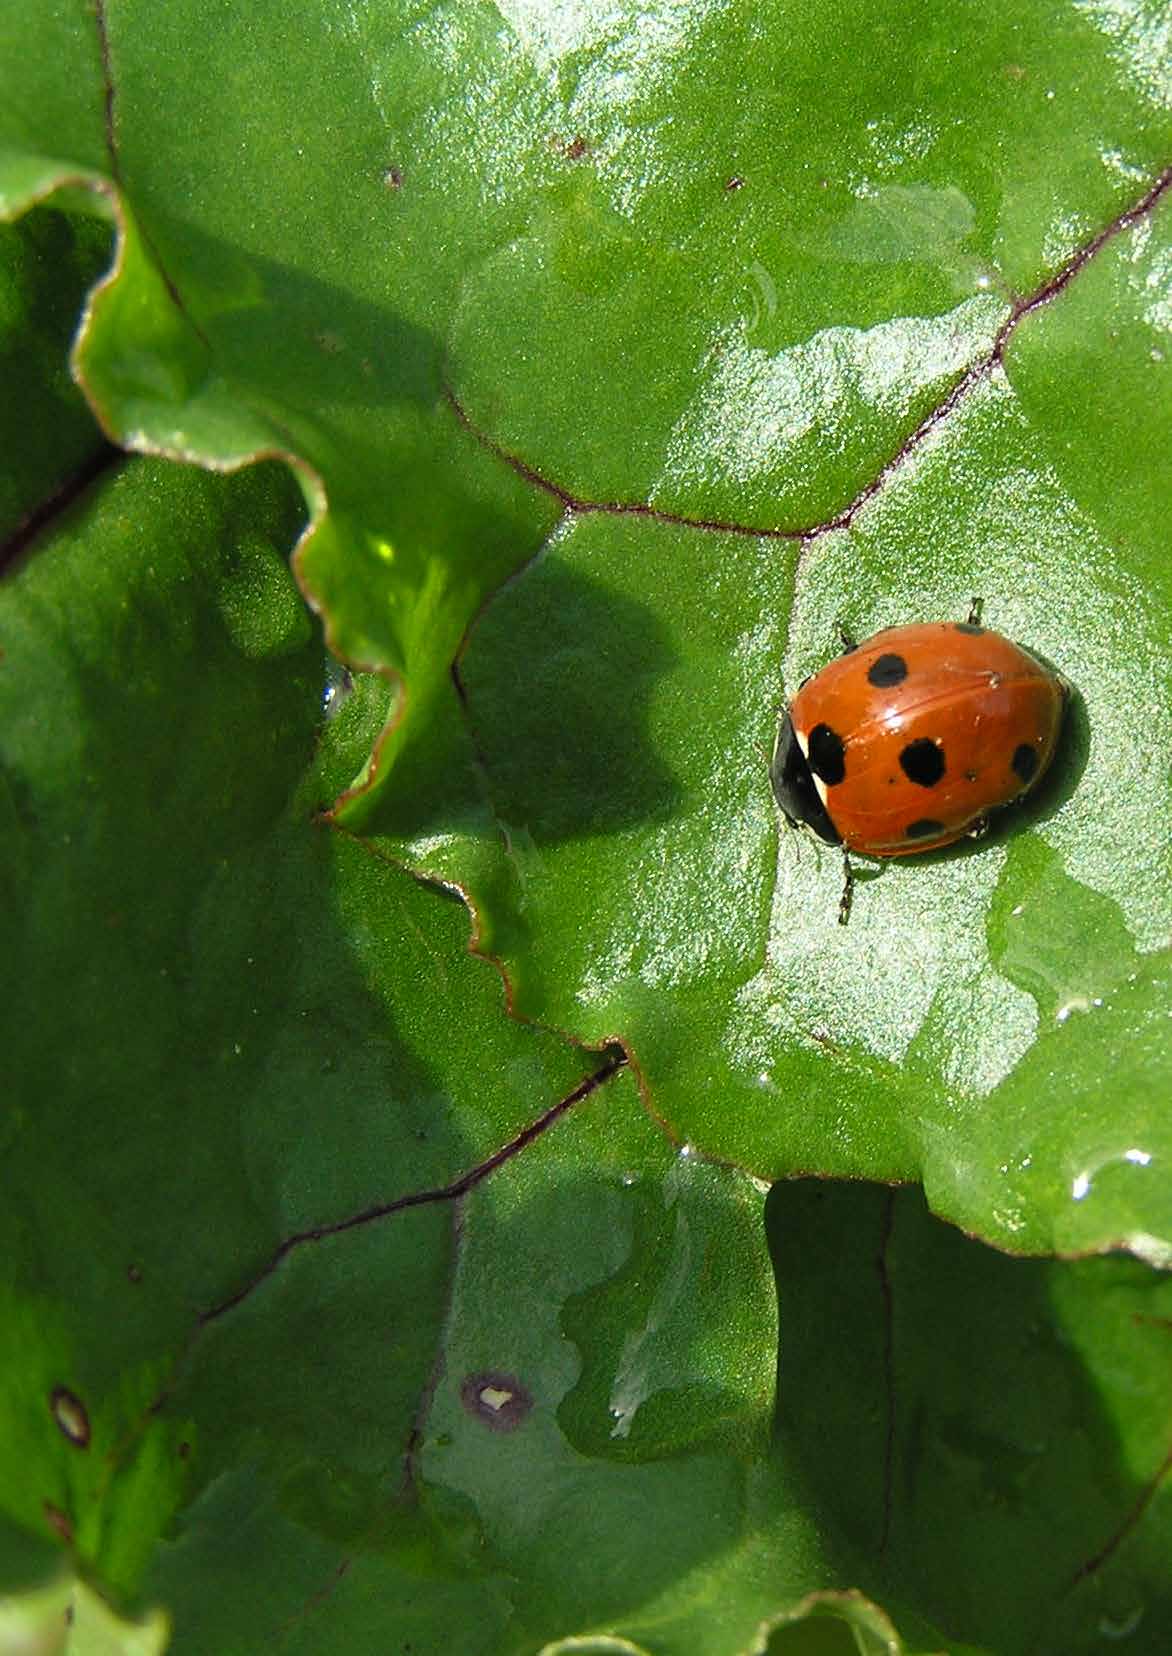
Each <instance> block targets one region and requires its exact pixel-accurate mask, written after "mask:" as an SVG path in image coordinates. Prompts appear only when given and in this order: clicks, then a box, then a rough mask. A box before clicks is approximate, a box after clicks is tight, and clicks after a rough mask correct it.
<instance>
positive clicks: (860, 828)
mask: <svg viewBox="0 0 1172 1656" xmlns="http://www.w3.org/2000/svg"><path fill="white" fill-rule="evenodd" d="M1068 693H1069V692H1068V687H1067V685H1066V682H1065V680H1064V679H1062V678H1061V676H1060V675H1059V674H1057V673H1056V672H1054V671H1053V669H1052V668H1050V667H1048V666H1046V665H1045V664H1044V663H1043V662H1041V661H1039V660H1038V659H1037V658H1036V657H1035V656H1033V655H1031V654H1030V653H1029V651H1028V650H1024V649H1022V647H1021V646H1020V645H1018V644H1013V643H1011V642H1010V640H1009V639H1008V638H1003V637H1002V636H1001V634H1000V633H996V632H991V631H989V630H988V629H987V628H985V627H981V626H979V625H977V623H976V621H975V619H974V618H970V620H969V621H967V622H947V621H941V622H921V623H919V624H916V625H914V626H905V627H889V628H887V629H886V630H885V631H884V632H879V633H876V634H875V635H874V636H873V637H871V638H868V639H867V640H866V641H865V642H864V643H862V644H858V645H848V647H847V650H846V652H845V653H844V654H843V655H841V656H839V657H838V659H837V660H835V661H832V662H830V664H829V665H828V666H826V667H824V668H823V669H822V670H821V672H819V673H816V674H815V675H814V677H813V678H811V679H808V680H807V681H806V683H805V684H803V685H802V687H801V689H800V690H799V691H798V693H797V695H796V696H795V697H794V699H793V701H792V702H791V703H790V706H789V708H788V710H787V711H786V714H785V715H784V717H783V719H782V721H781V724H780V727H779V729H778V733H777V742H776V745H775V747H774V752H773V760H772V762H771V764H770V777H771V780H772V782H773V791H774V794H775V796H776V798H777V803H778V805H779V806H780V807H781V809H782V811H783V812H784V813H785V815H786V816H787V817H788V818H789V820H790V821H791V822H794V823H798V824H801V825H804V826H805V827H807V828H810V829H812V830H813V832H814V833H815V834H817V835H818V836H819V837H820V838H821V839H823V840H826V841H828V842H829V843H831V844H834V845H841V846H842V847H843V849H844V850H845V851H847V852H850V851H857V852H859V853H861V854H863V855H865V856H869V857H905V856H909V855H911V854H913V853H915V852H918V851H932V850H935V849H937V848H938V847H939V846H942V845H950V844H952V842H953V841H954V840H959V839H962V838H963V837H964V836H965V835H966V834H977V833H980V832H981V831H982V830H983V828H984V826H985V823H986V821H987V818H988V816H989V813H990V812H991V811H996V810H1000V809H1001V808H1002V807H1003V806H1005V805H1010V804H1012V803H1013V802H1014V801H1015V800H1018V799H1021V798H1022V797H1023V795H1025V794H1027V793H1029V792H1030V790H1031V789H1032V788H1034V787H1036V786H1037V784H1038V783H1039V782H1040V781H1041V779H1042V777H1043V776H1044V775H1045V773H1046V769H1047V767H1048V766H1049V764H1050V761H1051V759H1052V758H1053V756H1054V750H1055V747H1056V745H1057V740H1058V732H1059V729H1060V727H1061V724H1062V717H1063V712H1064V709H1065V705H1066V700H1067V696H1068ZM848 902H849V888H848V892H847V893H844V904H843V911H842V913H841V915H840V918H843V919H845V917H846V908H847V906H848Z"/></svg>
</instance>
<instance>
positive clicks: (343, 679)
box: [321, 656, 354, 719]
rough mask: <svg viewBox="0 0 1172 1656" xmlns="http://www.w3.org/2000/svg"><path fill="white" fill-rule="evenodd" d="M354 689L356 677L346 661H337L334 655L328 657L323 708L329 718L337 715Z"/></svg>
mask: <svg viewBox="0 0 1172 1656" xmlns="http://www.w3.org/2000/svg"><path fill="white" fill-rule="evenodd" d="M353 689H354V679H353V676H352V674H351V672H350V669H349V667H347V666H346V665H345V663H344V662H341V661H335V660H334V658H333V656H330V657H328V659H327V661H326V682H325V688H324V690H323V691H322V695H321V710H322V713H323V714H324V715H325V717H326V718H327V719H332V718H334V717H335V716H336V715H337V713H338V712H339V710H340V709H341V707H342V706H343V704H344V703H345V701H346V699H347V698H348V696H349V695H350V692H351V691H352V690H353Z"/></svg>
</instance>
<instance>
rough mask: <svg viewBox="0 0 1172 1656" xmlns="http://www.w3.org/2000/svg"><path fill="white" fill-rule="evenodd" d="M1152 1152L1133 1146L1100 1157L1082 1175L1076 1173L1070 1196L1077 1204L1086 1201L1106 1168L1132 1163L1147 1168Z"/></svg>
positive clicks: (1085, 1168)
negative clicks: (1096, 1180)
mask: <svg viewBox="0 0 1172 1656" xmlns="http://www.w3.org/2000/svg"><path fill="white" fill-rule="evenodd" d="M1151 1159H1152V1153H1151V1151H1150V1150H1141V1149H1139V1148H1138V1146H1135V1145H1133V1146H1132V1147H1131V1148H1130V1149H1127V1150H1120V1151H1112V1152H1111V1153H1110V1154H1109V1155H1106V1156H1100V1157H1099V1158H1098V1160H1097V1161H1094V1162H1091V1163H1090V1164H1089V1165H1088V1166H1087V1167H1084V1168H1083V1170H1082V1172H1081V1173H1076V1174H1075V1176H1074V1178H1073V1179H1072V1180H1071V1184H1070V1194H1071V1195H1072V1196H1073V1197H1074V1199H1075V1201H1076V1202H1082V1201H1085V1199H1086V1198H1087V1196H1089V1195H1090V1192H1091V1186H1092V1185H1093V1184H1094V1181H1095V1179H1096V1178H1098V1176H1099V1174H1101V1173H1102V1172H1103V1171H1104V1169H1105V1168H1108V1167H1112V1166H1118V1165H1119V1164H1120V1163H1123V1162H1130V1164H1131V1165H1132V1166H1133V1167H1147V1166H1148V1164H1149V1163H1150V1162H1151Z"/></svg>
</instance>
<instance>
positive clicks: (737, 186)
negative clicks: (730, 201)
mask: <svg viewBox="0 0 1172 1656" xmlns="http://www.w3.org/2000/svg"><path fill="white" fill-rule="evenodd" d="M724 187H725V190H726V191H727V193H728V194H729V195H732V193H733V191H734V190H743V189H744V187H745V181H744V179H743V178H738V177H736V176H735V175H734V176H733V177H732V178H729V179H726V181H725V186H724Z"/></svg>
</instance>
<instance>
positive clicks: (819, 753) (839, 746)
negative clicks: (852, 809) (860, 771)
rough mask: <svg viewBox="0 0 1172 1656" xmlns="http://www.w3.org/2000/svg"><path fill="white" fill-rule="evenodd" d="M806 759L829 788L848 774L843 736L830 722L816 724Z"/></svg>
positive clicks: (808, 745) (807, 748)
mask: <svg viewBox="0 0 1172 1656" xmlns="http://www.w3.org/2000/svg"><path fill="white" fill-rule="evenodd" d="M806 761H807V763H808V764H809V766H810V769H811V770H812V771H813V772H814V775H815V776H816V777H818V779H819V780H820V781H822V782H825V784H826V786H827V787H828V788H833V787H834V785H835V783H836V782H841V781H842V779H843V777H844V776H845V775H846V754H845V750H844V748H843V743H842V737H841V736H840V735H839V734H838V732H837V730H831V728H830V726H829V725H828V724H816V725H815V726H814V728H813V730H812V731H811V732H810V738H809V741H808V743H807V745H806Z"/></svg>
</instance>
